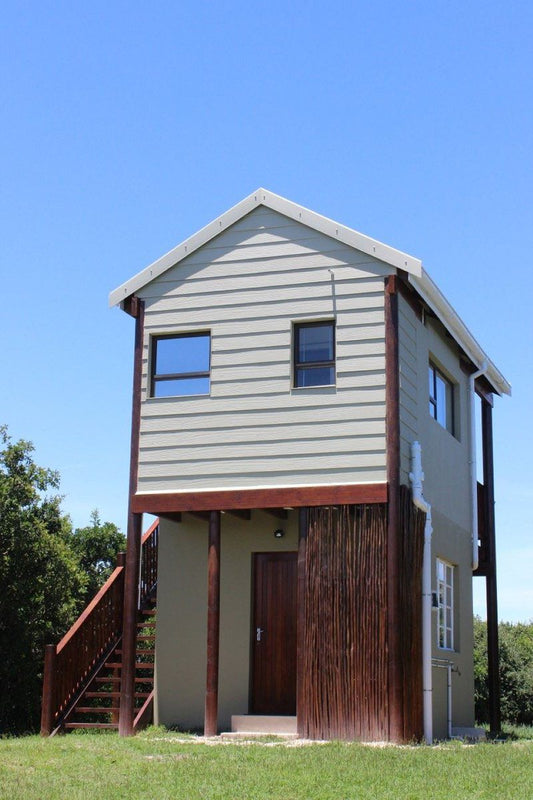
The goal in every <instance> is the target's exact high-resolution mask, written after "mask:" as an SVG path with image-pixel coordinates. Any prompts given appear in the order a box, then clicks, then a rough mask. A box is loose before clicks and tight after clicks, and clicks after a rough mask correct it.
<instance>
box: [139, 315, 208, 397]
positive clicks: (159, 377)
mask: <svg viewBox="0 0 533 800" xmlns="http://www.w3.org/2000/svg"><path fill="white" fill-rule="evenodd" d="M200 336H204V337H205V336H207V337H208V338H209V365H208V366H209V368H208V369H207V370H195V371H192V372H164V373H160V374H157V373H156V366H157V345H158V342H160V341H162V340H165V339H194V338H198V337H200ZM195 378H207V379H208V381H209V387H208V390H207V391H206V392H196V393H195V392H192V393H190V394H171V395H159V396H158V395H156V393H155V388H156V384H157V383H165V382H168V381H180V380H183V381H185V380H194V379H195ZM210 392H211V331H205V330H204V331H192V332H189V331H184V332H182V333H162V334H152V335H151V336H150V398H152V399H156V400H161V399H163V398H165V397H198V396H206V395H209V394H210Z"/></svg>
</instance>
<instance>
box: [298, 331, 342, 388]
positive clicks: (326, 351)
mask: <svg viewBox="0 0 533 800" xmlns="http://www.w3.org/2000/svg"><path fill="white" fill-rule="evenodd" d="M334 383H335V323H334V322H333V320H331V321H329V322H300V323H297V324H295V325H294V386H296V387H304V386H332V385H333V384H334Z"/></svg>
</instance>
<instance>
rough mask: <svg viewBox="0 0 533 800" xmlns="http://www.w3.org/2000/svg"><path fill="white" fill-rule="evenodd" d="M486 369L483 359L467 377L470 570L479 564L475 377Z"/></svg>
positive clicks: (479, 375) (482, 373)
mask: <svg viewBox="0 0 533 800" xmlns="http://www.w3.org/2000/svg"><path fill="white" fill-rule="evenodd" d="M486 371H487V362H486V361H484V362H483V363H482V365H481V367H480V368H479V369H478V371H477V372H473V373H472V375H470V377H469V379H468V389H469V392H470V485H471V487H472V497H471V501H472V502H471V507H472V570H476V569H477V568H478V566H479V547H478V530H477V528H478V510H477V466H476V388H475V383H476V379H477V378H479V377H481V375H484V374H485V372H486Z"/></svg>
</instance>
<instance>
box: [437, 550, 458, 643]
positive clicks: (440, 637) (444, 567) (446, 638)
mask: <svg viewBox="0 0 533 800" xmlns="http://www.w3.org/2000/svg"><path fill="white" fill-rule="evenodd" d="M454 569H455V568H454V566H453V564H449V563H448V562H447V561H443V560H442V559H440V558H438V559H437V611H438V623H437V645H438V646H439V647H440V648H441V649H442V650H453V649H454V636H453V612H454V608H453V579H454Z"/></svg>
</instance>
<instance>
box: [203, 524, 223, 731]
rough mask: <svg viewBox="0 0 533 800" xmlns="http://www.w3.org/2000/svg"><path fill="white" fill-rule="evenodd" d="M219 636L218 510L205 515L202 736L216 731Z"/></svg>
mask: <svg viewBox="0 0 533 800" xmlns="http://www.w3.org/2000/svg"><path fill="white" fill-rule="evenodd" d="M219 636H220V511H211V512H210V514H209V546H208V552H207V678H206V687H205V719H204V735H205V736H216V734H217V730H218V649H219Z"/></svg>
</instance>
